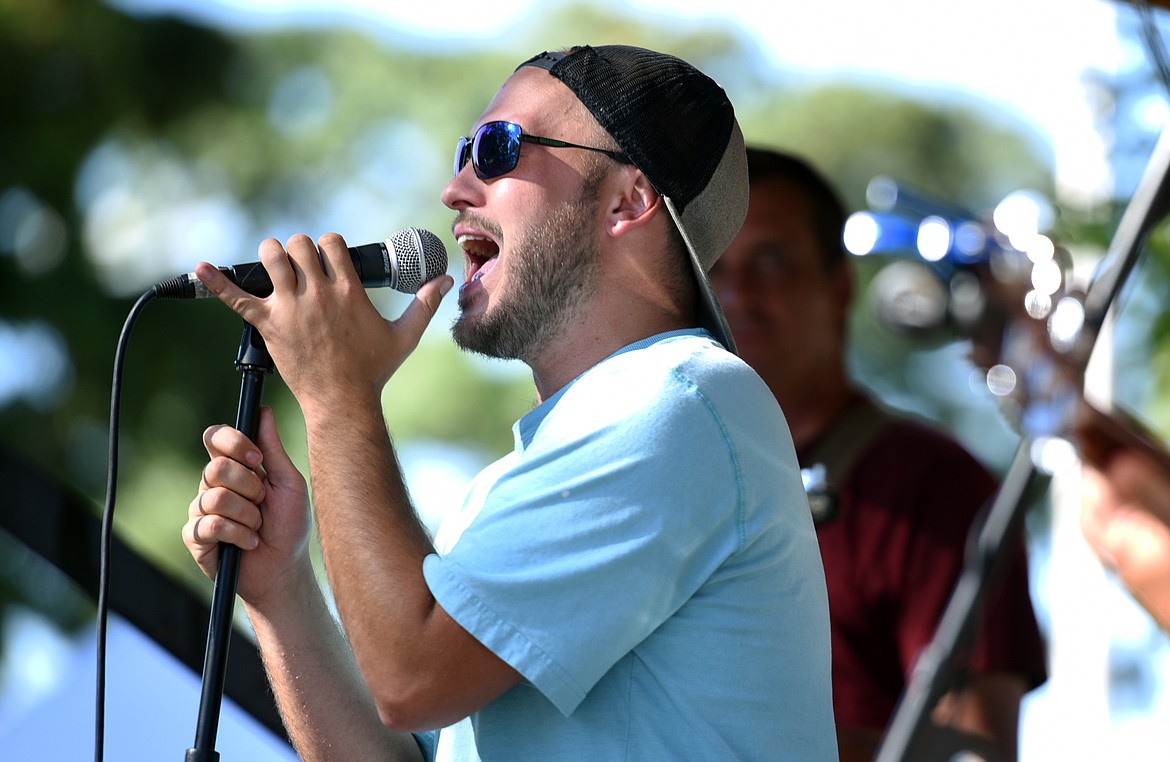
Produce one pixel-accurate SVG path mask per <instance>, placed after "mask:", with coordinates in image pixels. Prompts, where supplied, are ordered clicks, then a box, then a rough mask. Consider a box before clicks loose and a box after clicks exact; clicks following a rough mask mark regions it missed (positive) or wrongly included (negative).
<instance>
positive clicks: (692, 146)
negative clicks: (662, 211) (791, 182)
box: [517, 45, 748, 352]
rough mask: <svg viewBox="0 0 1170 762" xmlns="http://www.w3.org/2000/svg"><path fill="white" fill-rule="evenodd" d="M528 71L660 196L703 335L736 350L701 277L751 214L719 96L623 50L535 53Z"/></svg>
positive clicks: (685, 75)
mask: <svg viewBox="0 0 1170 762" xmlns="http://www.w3.org/2000/svg"><path fill="white" fill-rule="evenodd" d="M525 66H538V67H540V68H543V69H547V70H548V72H549V74H551V75H552V76H554V77H556V78H557V79H559V80H560V81H561V82H563V83H564V84H565V85H566V86H567V87H568V88H569V89H570V90H572V91H573V94H574V95H576V96H577V98H578V100H580V101H581V103H582V104H584V105H585V107H586V108H587V109H589V111H590V113H592V114H593V117H594V118H595V119H597V121H598V123H599V124H600V125H601V126H602V127H603V128H604V129H605V131H606V132H608V133H609V134H610V135H612V136H613V138H614V140H615V141H617V144H618V146H620V147H621V150H622V151H623V152H625V153H626V154H627V155H628V156H629V157H630V159H631V161H633V163H634V165H635V166H636V167H638V169H640V170H642V172H643V173H645V175H646V177H647V178H648V179H649V180H650V182H651V183H653V184H654V187H655V189H656V190H657V191H658V192H659V193H661V194H662V196H663V198H664V200H665V204H666V208H667V209H668V210H669V211H670V216H671V218H672V219H673V220H674V224H675V226H676V227H678V230H679V232H680V233H681V234H682V238H683V241H685V242H686V246H687V250H688V252H689V253H690V257H691V264H692V266H693V268H694V271H695V279H696V280H697V282H698V285H699V294H700V297H701V298H700V304H701V308H702V313H703V314H702V315H701V319H702V323H703V327H704V328H706V329H707V330H709V331H710V332H711V333H712V335H714V336H715V338H716V339H718V340H719V341H720V342H721V343H722V344H723V346H725V347H727V348H728V349H729V350H731V351H733V352H734V351H735V340H734V339H733V338H732V336H731V330H730V329H729V328H728V325H727V319H726V318H725V317H724V316H723V310H722V309H721V308H720V307H719V301H718V300H717V299H716V298H715V292H714V291H713V290H712V289H711V282H710V281H709V280H708V279H707V271H708V270H710V269H711V266H712V265H713V264H715V260H716V259H718V258H719V255H720V254H722V253H723V250H724V249H725V248H727V245H728V244H729V243H731V239H732V238H733V237H734V236H735V234H736V232H738V231H739V228H740V226H741V225H742V224H743V220H744V217H746V216H747V207H748V176H747V156H746V152H745V150H744V142H743V133H742V132H740V129H739V124H738V123H737V122H736V120H735V111H734V109H733V108H732V106H731V101H730V100H728V98H727V94H726V93H725V92H724V91H723V88H722V87H720V86H719V85H718V84H717V83H716V82H715V81H714V80H713V79H711V78H710V77H708V76H707V75H706V74H704V73H703V72H701V71H699V70H698V69H696V68H695V67H694V66H691V65H690V64H689V63H687V62H686V61H683V60H682V59H680V58H676V57H675V56H672V55H668V54H666V53H658V52H656V51H653V50H646V49H645V48H637V47H632V46H628V45H600V46H598V47H589V46H582V47H576V48H572V49H571V50H569V51H567V52H552V53H548V52H546V53H541V54H539V55H536V56H533V57H532V58H530V59H529V60H527V61H525V62H524V63H522V64H520V66H518V67H517V68H518V69H519V68H523V67H525Z"/></svg>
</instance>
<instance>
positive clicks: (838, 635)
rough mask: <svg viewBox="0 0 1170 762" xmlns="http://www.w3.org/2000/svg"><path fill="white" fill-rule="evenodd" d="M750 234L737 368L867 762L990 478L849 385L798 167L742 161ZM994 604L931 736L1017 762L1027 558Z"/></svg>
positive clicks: (1036, 641) (1018, 557)
mask: <svg viewBox="0 0 1170 762" xmlns="http://www.w3.org/2000/svg"><path fill="white" fill-rule="evenodd" d="M748 179H749V187H750V194H749V201H748V215H747V219H746V221H745V222H744V224H743V227H742V228H741V229H740V232H739V233H738V235H737V236H736V237H735V239H733V241H732V243H731V245H730V246H729V247H728V249H727V250H726V251H725V252H724V254H723V256H721V257H720V259H719V261H718V262H717V263H716V265H715V266H714V267H713V268H712V270H711V282H712V285H713V286H714V287H715V291H716V293H717V295H718V297H719V299H720V302H721V304H722V306H723V309H724V312H725V313H726V315H727V318H728V321H729V324H730V326H731V329H732V333H733V335H734V337H735V341H736V344H737V345H738V348H739V354H740V356H741V357H742V358H743V359H744V360H745V361H746V362H747V363H748V364H749V365H751V366H752V367H753V368H755V370H756V372H757V373H759V374H760V376H761V377H762V378H763V379H764V381H765V383H767V385H768V387H769V388H770V389H771V391H772V393H773V395H774V396H775V397H776V399H777V400H778V401H779V403H780V406H781V408H782V409H783V411H784V414H785V417H786V418H787V420H788V424H789V428H790V430H791V432H792V437H793V440H794V442H795V444H796V449H797V456H798V459H799V460H800V465H801V468H802V472H803V473H804V474H805V475H806V490H807V491H808V492H809V502H810V507H811V508H812V510H813V515H814V518H815V519H816V521H817V536H818V540H819V544H820V548H821V556H822V559H823V561H824V566H825V577H826V581H827V583H828V592H829V617H830V622H831V631H832V659H833V662H832V670H833V705H834V713H835V716H836V721H837V737H838V747H839V750H840V754H841V760H842V762H853V761H855V760H867V761H868V760H871V759H873V756H874V752H875V751H876V749H877V745H878V743H879V742H880V740H881V737H882V734H883V732H884V730H885V729H886V727H887V726H888V724H889V722H890V720H891V717H892V715H893V712H894V710H895V707H896V705H897V702H898V700H899V698H900V696H901V694H902V692H903V691H904V689H905V688H906V685H907V682H908V678H909V675H910V672H911V670H912V668H913V665H914V660H915V658H916V656H917V655H918V653H919V652H920V651H921V649H922V648H923V647H925V646H926V645H928V644H929V643H930V641H931V639H932V637H933V635H934V632H935V629H936V627H937V624H938V620H939V617H940V616H941V614H942V612H943V610H944V609H945V606H946V603H947V601H948V599H949V597H950V594H951V592H952V590H953V588H954V586H955V583H956V581H957V579H958V577H959V575H960V573H961V571H962V566H963V557H964V547H965V544H966V542H967V536H968V533H969V528H970V526H971V523H972V521H973V519H974V518H975V516H976V514H977V513H978V512H979V510H980V509H981V508H982V507H983V505H984V504H985V503H986V501H987V499H988V497H989V496H991V495H992V494H993V492H994V491H995V488H996V483H995V480H994V478H993V477H992V476H991V475H990V474H989V473H988V472H987V470H986V469H985V468H984V467H983V466H982V465H981V464H980V463H978V462H977V461H976V460H975V458H974V457H972V456H971V455H970V454H969V453H968V452H966V451H965V450H964V449H963V448H962V446H961V445H959V444H958V443H957V442H956V441H954V440H953V439H952V438H950V437H949V436H947V435H945V434H943V433H942V432H940V431H937V430H935V429H933V428H930V427H928V426H926V425H924V424H922V423H920V422H917V421H912V420H910V419H908V418H906V417H905V416H902V415H895V414H891V413H889V412H887V411H886V410H884V409H883V408H882V407H880V406H879V405H878V404H877V403H876V402H875V401H873V400H871V399H870V398H869V397H868V396H867V395H866V394H864V393H863V392H861V391H860V389H859V387H858V386H857V385H856V384H855V383H854V382H853V381H852V379H850V378H849V377H848V375H847V372H846V366H845V341H846V335H845V334H846V321H847V315H848V312H849V308H850V304H851V299H852V296H853V281H852V274H851V272H850V266H849V263H848V261H847V257H846V254H845V250H844V248H843V245H842V229H843V225H844V222H845V217H846V213H845V210H844V208H843V205H842V203H841V202H840V200H839V199H838V197H837V195H836V193H835V191H834V190H833V189H832V188H831V186H829V184H828V183H827V182H825V180H824V179H823V178H822V177H821V176H820V175H819V174H818V173H817V172H816V170H814V169H813V168H812V167H811V166H809V165H808V164H807V163H806V162H804V161H803V160H801V159H799V158H797V157H795V156H791V155H788V154H783V153H779V152H775V151H771V150H765V149H759V148H753V147H750V146H749V148H748ZM1011 558H1012V559H1013V564H1012V566H1011V568H1010V569H1005V571H1007V572H1008V574H1006V575H1005V576H1004V577H1003V578H1002V585H1001V586H1000V587H999V588H998V590H995V591H992V594H991V595H990V596H989V600H988V603H989V606H988V607H985V614H984V616H983V617H982V620H981V623H980V628H979V629H978V632H977V637H976V640H975V642H974V645H973V648H972V650H971V652H970V654H968V657H969V658H967V659H965V660H964V662H963V664H962V666H963V667H964V668H965V673H964V674H965V677H966V679H965V680H964V681H963V684H962V685H960V686H957V687H956V689H955V690H953V691H952V692H951V693H949V694H947V695H945V696H944V697H943V699H942V700H941V701H940V703H939V705H938V707H937V708H936V710H935V712H934V714H933V716H932V720H933V721H934V723H935V724H936V725H939V726H943V727H946V728H947V730H948V731H957V732H958V733H960V734H963V740H962V743H969V744H970V746H967V747H966V748H970V749H978V750H979V751H981V752H984V757H985V758H987V759H996V760H1000V759H1004V760H1010V759H1015V758H1016V756H1017V745H1018V721H1019V704H1020V699H1021V697H1022V696H1023V695H1024V694H1025V693H1026V692H1028V691H1029V690H1031V689H1033V688H1035V687H1036V686H1037V685H1039V684H1041V683H1042V682H1044V680H1045V679H1046V677H1047V669H1046V659H1045V650H1044V644H1043V642H1042V639H1041V636H1040V632H1039V628H1038V626H1037V623H1036V618H1035V613H1034V611H1033V608H1032V603H1031V599H1030V598H1029V592H1028V575H1027V560H1026V556H1025V554H1024V552H1023V548H1022V546H1021V547H1020V548H1019V549H1018V551H1017V552H1016V553H1015V554H1014V556H1012V557H1011Z"/></svg>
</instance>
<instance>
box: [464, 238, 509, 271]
mask: <svg viewBox="0 0 1170 762" xmlns="http://www.w3.org/2000/svg"><path fill="white" fill-rule="evenodd" d="M458 243H459V248H461V249H463V256H464V261H465V264H466V267H465V272H464V275H465V277H466V281H465V282H467V283H471V282H473V281H477V280H479V279H480V278H482V277H483V276H484V275H486V274H487V273H488V272H489V271H490V270H491V269H492V268H493V267H495V262H496V257H497V256H498V255H499V253H500V246H499V244H497V243H496V242H495V241H493V240H491V239H490V238H486V237H483V236H477V235H461V236H459V238H458Z"/></svg>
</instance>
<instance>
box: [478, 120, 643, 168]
mask: <svg viewBox="0 0 1170 762" xmlns="http://www.w3.org/2000/svg"><path fill="white" fill-rule="evenodd" d="M521 143H535V144H537V145H542V146H547V147H549V148H581V149H584V150H586V151H596V152H597V153H603V154H605V155H606V156H608V157H610V158H611V159H613V160H614V161H618V162H621V163H622V164H631V163H633V162H631V161H630V157H628V156H626V155H625V154H624V153H619V152H617V151H607V150H606V149H604V148H593V147H592V146H581V145H577V144H576V143H566V142H565V141H563V140H554V139H553V138H540V137H537V136H536V135H525V134H524V131H523V130H522V129H520V125H518V124H516V123H515V122H487V123H485V124H481V125H480V126H479V129H477V130H476V131H475V135H473V136H472V137H462V138H459V141H458V142H457V143H456V144H455V174H456V175H458V174H459V170H461V169H463V167H464V165H466V164H467V161H468V159H470V160H471V165H472V166H473V167H474V168H475V174H476V176H478V177H479V179H481V180H490V179H492V178H493V177H499V176H500V175H506V174H508V173H509V172H511V171H512V170H513V169H515V168H516V162H518V161H519V160H520V144H521Z"/></svg>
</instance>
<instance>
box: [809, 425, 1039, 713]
mask: <svg viewBox="0 0 1170 762" xmlns="http://www.w3.org/2000/svg"><path fill="white" fill-rule="evenodd" d="M799 457H800V460H801V466H808V465H811V464H809V463H806V462H805V459H806V458H807V457H808V453H807V452H801V453H799ZM995 487H996V483H995V481H994V479H993V477H992V476H991V474H990V473H988V471H987V470H986V469H985V468H984V467H983V466H982V465H981V464H980V463H979V462H978V461H976V460H975V458H973V457H972V456H971V455H970V454H969V453H968V452H967V451H966V450H964V449H963V448H962V447H961V446H960V445H959V444H958V443H957V442H955V441H954V440H953V439H951V438H949V437H948V436H946V435H945V434H943V433H941V432H938V431H935V430H933V429H930V428H927V427H926V426H924V425H922V424H919V423H916V422H912V421H909V420H904V419H898V420H896V421H894V422H891V423H890V424H889V425H887V426H886V428H885V429H883V430H882V432H881V433H880V434H878V435H877V436H876V437H875V438H874V440H873V441H872V442H871V443H870V444H869V446H868V447H866V448H865V449H864V450H863V451H862V452H861V453H860V455H859V456H858V457H857V459H856V461H855V462H854V464H853V466H852V468H851V469H850V470H849V472H848V474H846V475H845V476H844V477H843V478H842V479H841V486H840V488H839V490H838V491H837V498H838V512H837V515H836V517H835V518H833V519H832V520H830V521H828V522H827V523H825V524H823V525H822V526H820V527H818V530H817V535H818V537H819V539H820V545H821V556H822V559H823V561H824V566H825V578H826V582H827V584H828V591H829V617H830V621H831V625H832V647H833V709H834V711H835V713H836V721H837V724H838V725H840V726H843V727H855V728H870V729H874V730H884V729H885V728H886V726H887V725H888V724H889V722H890V720H891V718H892V715H893V712H894V709H895V707H896V705H897V702H898V700H899V698H900V697H901V695H902V692H903V690H904V689H905V687H906V682H907V680H908V678H909V675H910V670H911V669H912V667H913V665H914V659H915V657H916V656H917V654H918V653H919V651H920V650H921V649H922V648H923V647H925V646H926V645H927V644H928V643H930V641H931V639H932V638H933V636H934V631H935V627H936V625H937V624H938V620H939V618H940V617H941V616H942V612H943V610H944V609H945V608H946V604H947V601H948V600H949V598H950V595H951V592H952V591H953V589H954V587H955V584H956V582H957V581H958V578H959V576H960V574H961V572H962V568H963V556H964V548H965V545H966V543H967V534H968V529H969V527H970V525H971V522H972V519H973V518H974V517H975V515H976V513H978V512H979V510H980V509H981V508H982V507H983V506H984V504H985V503H986V502H987V500H988V498H989V497H990V496H991V495H992V494H993V493H994V491H995ZM1015 551H1016V552H1015V553H1014V557H1013V559H1012V563H1011V564H1010V565H1008V566H1006V567H1004V570H1003V573H1001V576H1000V580H1001V581H1000V583H999V585H998V586H996V587H994V588H991V589H989V590H988V596H987V597H986V598H985V600H984V605H983V611H982V615H981V617H980V619H981V622H980V628H979V630H978V635H977V637H976V640H975V642H974V644H973V647H972V651H971V654H970V659H969V660H968V661H966V662H965V663H963V664H960V666H961V667H965V669H966V672H967V674H978V673H982V672H991V671H1004V672H1010V673H1018V674H1020V675H1022V676H1023V677H1024V678H1025V680H1026V682H1027V684H1028V686H1029V688H1032V687H1035V686H1037V685H1039V684H1040V683H1042V682H1044V680H1045V679H1046V677H1047V670H1046V662H1045V651H1044V643H1043V641H1042V638H1041V635H1040V631H1039V627H1038V626H1037V624H1036V616H1035V612H1034V611H1033V608H1032V601H1031V598H1030V596H1029V591H1028V570H1027V557H1026V555H1025V553H1024V549H1023V547H1022V545H1018V546H1017V548H1015Z"/></svg>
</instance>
